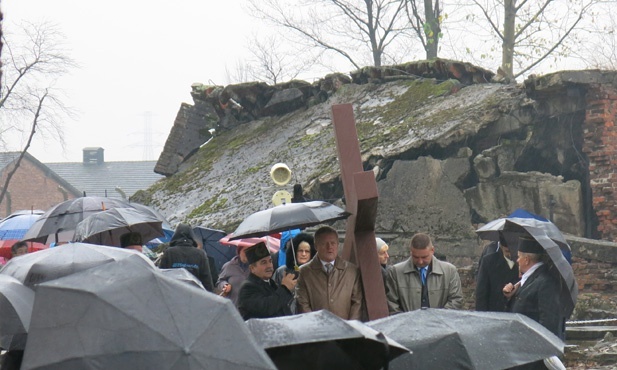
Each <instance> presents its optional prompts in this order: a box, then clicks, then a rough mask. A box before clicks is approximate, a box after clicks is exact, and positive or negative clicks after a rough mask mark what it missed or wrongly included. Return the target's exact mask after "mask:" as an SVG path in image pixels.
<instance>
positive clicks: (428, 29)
mask: <svg viewBox="0 0 617 370" xmlns="http://www.w3.org/2000/svg"><path fill="white" fill-rule="evenodd" d="M440 15H441V14H440V10H439V0H436V1H435V8H433V1H432V0H424V17H425V19H426V24H425V26H424V32H425V34H426V59H433V58H437V50H438V48H439V34H440V33H441V27H440V26H439V17H440Z"/></svg>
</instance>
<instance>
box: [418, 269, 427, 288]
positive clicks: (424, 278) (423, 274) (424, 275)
mask: <svg viewBox="0 0 617 370" xmlns="http://www.w3.org/2000/svg"><path fill="white" fill-rule="evenodd" d="M427 269H428V266H424V267H422V268H421V269H420V278H421V279H422V285H426V270H427Z"/></svg>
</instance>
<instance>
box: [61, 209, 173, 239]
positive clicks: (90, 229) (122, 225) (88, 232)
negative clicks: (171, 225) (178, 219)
mask: <svg viewBox="0 0 617 370" xmlns="http://www.w3.org/2000/svg"><path fill="white" fill-rule="evenodd" d="M162 225H163V220H162V219H160V218H158V217H156V216H155V215H154V214H153V213H149V212H146V211H145V210H140V209H137V208H112V209H108V210H106V211H101V212H97V213H95V214H92V215H90V216H88V217H86V218H84V219H83V221H81V222H80V223H79V224H77V227H76V228H75V235H74V236H73V240H74V241H78V242H85V243H93V244H99V245H109V246H116V247H119V246H120V245H121V244H120V237H121V236H122V235H123V234H125V233H129V232H137V233H139V234H140V235H141V237H142V240H143V241H144V242H146V241H148V240H152V239H154V238H157V237H159V236H163V235H164V234H163V226H162Z"/></svg>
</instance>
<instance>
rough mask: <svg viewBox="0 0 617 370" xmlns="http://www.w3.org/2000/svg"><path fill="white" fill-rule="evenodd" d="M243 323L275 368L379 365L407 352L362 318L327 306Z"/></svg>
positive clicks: (297, 369)
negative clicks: (343, 314) (351, 318)
mask: <svg viewBox="0 0 617 370" xmlns="http://www.w3.org/2000/svg"><path fill="white" fill-rule="evenodd" d="M246 324H247V325H248V327H249V329H250V330H251V332H252V333H253V335H254V336H255V339H257V342H258V343H259V344H260V345H261V346H262V347H263V348H264V349H265V350H266V352H267V353H268V355H269V356H270V358H271V359H272V361H274V363H275V364H276V366H277V368H278V369H293V370H302V369H307V370H308V369H336V368H339V369H381V368H384V367H387V364H388V362H390V361H391V360H392V359H394V358H396V357H397V356H400V355H402V354H404V353H409V350H407V349H406V348H405V347H403V346H401V345H400V344H398V343H396V342H395V341H393V340H392V339H390V338H387V337H386V336H384V335H383V334H381V333H380V332H378V331H376V330H373V329H371V328H369V327H367V326H366V325H364V324H362V323H361V322H359V321H346V320H343V319H341V318H340V317H338V316H336V315H334V314H333V313H331V312H330V311H326V310H321V311H316V312H309V313H305V314H301V315H295V316H284V317H275V318H270V319H250V320H248V321H247V322H246Z"/></svg>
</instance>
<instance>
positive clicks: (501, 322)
mask: <svg viewBox="0 0 617 370" xmlns="http://www.w3.org/2000/svg"><path fill="white" fill-rule="evenodd" d="M367 325H368V326H370V327H372V328H374V329H376V330H379V331H381V332H383V333H384V334H385V335H387V336H389V337H391V338H392V339H394V340H396V341H397V342H399V343H401V344H402V345H404V346H405V347H407V348H409V349H410V350H412V351H413V355H411V356H408V355H404V356H401V357H399V358H397V359H395V360H394V361H392V362H391V363H390V368H391V369H426V368H432V369H495V370H498V369H506V368H509V367H513V366H517V365H522V364H526V363H530V362H534V361H538V360H541V359H544V358H548V357H551V356H556V355H560V354H563V348H564V344H563V342H562V341H561V340H560V339H559V338H558V337H557V336H555V335H554V334H553V333H551V332H550V331H549V330H548V329H546V328H545V327H543V326H542V325H540V324H539V323H537V322H536V321H534V320H532V319H530V318H528V317H527V316H523V315H521V314H514V313H504V312H475V311H458V310H446V309H434V308H429V309H422V310H416V311H411V312H405V313H401V314H397V315H393V316H389V317H386V318H383V319H378V320H374V321H371V322H368V323H367Z"/></svg>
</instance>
